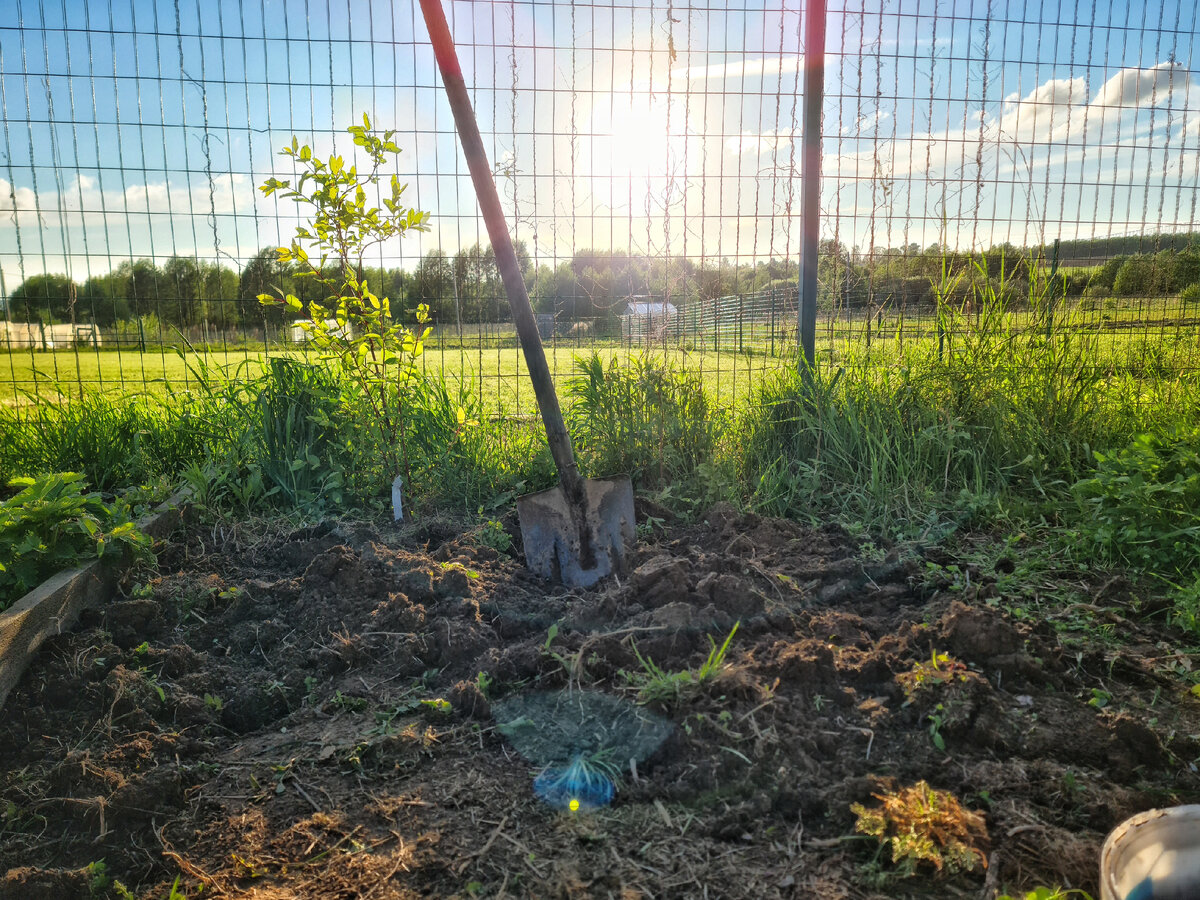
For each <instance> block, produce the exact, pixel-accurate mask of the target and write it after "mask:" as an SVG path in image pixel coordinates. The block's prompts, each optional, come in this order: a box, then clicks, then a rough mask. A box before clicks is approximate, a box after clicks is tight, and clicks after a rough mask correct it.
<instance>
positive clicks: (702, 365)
mask: <svg viewBox="0 0 1200 900" xmlns="http://www.w3.org/2000/svg"><path fill="white" fill-rule="evenodd" d="M1194 307H1195V305H1194V304H1185V303H1181V302H1180V301H1179V300H1178V299H1175V298H1166V299H1140V298H1121V299H1120V300H1116V299H1106V300H1102V301H1092V302H1089V301H1084V302H1082V303H1081V302H1079V301H1069V302H1064V304H1063V306H1062V308H1061V309H1059V310H1056V312H1055V315H1054V318H1053V327H1052V329H1051V333H1052V335H1055V336H1057V337H1059V338H1063V337H1066V338H1068V339H1069V340H1071V341H1074V342H1075V345H1076V346H1077V347H1078V348H1080V352H1082V353H1085V354H1086V355H1087V358H1088V360H1089V362H1090V363H1091V364H1093V365H1095V366H1098V367H1101V368H1104V369H1109V370H1112V371H1114V372H1132V373H1134V374H1139V373H1142V372H1145V371H1149V370H1153V371H1155V373H1156V374H1162V373H1163V372H1165V371H1171V370H1173V371H1195V370H1197V369H1200V310H1198V309H1195V308H1194ZM946 324H947V327H948V328H949V329H950V332H949V333H947V334H945V335H944V336H943V338H942V339H941V341H940V342H941V344H942V349H943V352H946V353H950V354H955V353H961V352H963V348H965V347H968V346H969V345H970V343H971V342H972V340H973V339H974V337H975V335H976V334H977V333H978V332H979V330H980V329H984V330H987V329H991V330H993V331H994V330H995V328H996V327H997V326H999V327H1000V328H1001V329H1002V330H1003V331H1005V332H1006V333H1008V334H1010V335H1012V336H1013V337H1014V339H1017V340H1024V341H1031V342H1036V341H1040V340H1043V339H1044V338H1045V335H1046V326H1045V324H1044V319H1043V318H1041V317H1040V316H1039V314H1036V313H1034V312H1031V311H1030V310H1029V309H1028V308H1022V309H1015V310H1011V311H1007V312H1005V313H1004V315H1003V318H1002V320H993V321H991V322H987V321H983V320H982V319H981V318H980V312H979V310H977V309H975V308H973V307H972V306H970V305H964V306H963V307H962V308H961V309H955V310H954V312H953V313H952V314H951V315H950V317H949V318H948V319H947V320H946ZM511 329H512V326H511V325H508V326H504V325H501V326H493V327H491V328H490V329H489V333H488V334H487V335H486V336H479V335H464V336H463V337H462V338H461V340H459V339H456V338H455V337H454V336H452V335H449V334H447V335H444V336H443V335H440V334H438V333H437V332H435V333H434V335H433V336H432V337H431V339H430V340H429V341H428V342H427V345H426V352H425V354H424V356H423V357H422V360H421V364H422V366H423V367H424V368H425V370H426V371H428V372H430V373H438V372H440V373H442V374H444V375H445V376H446V377H447V378H448V379H450V380H451V381H453V380H456V379H460V378H465V379H467V380H468V383H469V384H470V387H471V390H472V391H473V392H476V393H477V398H478V400H479V404H480V407H481V409H482V410H483V411H485V412H486V413H490V414H496V415H504V414H514V413H519V414H529V413H533V412H535V407H534V405H533V402H532V401H533V396H532V387H531V386H530V384H529V382H528V379H527V377H526V367H525V364H524V359H523V357H522V355H521V353H520V351H519V350H518V349H517V347H516V336H515V333H514V332H513V331H512V330H511ZM816 339H817V350H818V356H819V358H820V360H821V361H823V362H829V363H832V364H835V365H840V364H842V363H844V362H845V361H846V360H848V359H851V358H857V359H861V358H862V356H863V355H864V354H869V355H870V357H871V360H872V362H873V363H874V364H878V365H881V366H889V365H895V364H897V363H898V360H899V359H900V357H901V356H902V355H903V354H904V353H906V352H909V351H912V350H919V349H920V348H922V347H924V348H925V349H927V350H929V351H930V352H932V351H933V350H934V349H935V348H936V347H937V346H938V345H939V337H938V325H937V321H936V318H935V317H934V316H933V315H932V313H931V311H930V310H922V311H921V313H920V315H917V314H909V315H907V316H905V315H902V314H901V313H900V312H898V311H897V310H895V309H888V308H885V309H884V310H883V311H882V312H879V313H877V314H876V315H874V316H868V315H866V311H865V310H854V311H853V312H852V313H851V314H850V315H837V316H833V317H828V318H824V319H822V320H821V321H819V322H818V323H817V329H816ZM795 342H796V332H795V329H794V327H793V328H783V327H780V324H779V323H778V322H776V323H773V324H768V323H766V322H749V321H747V322H745V323H739V324H737V325H731V326H727V325H726V324H725V323H722V325H721V327H720V330H719V332H718V333H708V334H699V335H696V336H694V337H693V336H686V335H685V336H682V337H680V338H678V339H676V340H673V341H672V342H671V343H670V344H669V345H668V346H667V347H666V348H664V347H663V346H662V345H661V344H660V343H657V342H655V343H653V344H651V345H650V346H648V347H645V346H640V345H635V346H629V345H625V344H621V343H619V342H615V341H601V340H597V339H594V338H588V337H584V338H583V339H582V340H578V339H564V338H562V337H556V338H554V339H552V340H551V341H549V342H548V345H547V347H546V353H547V356H548V360H549V364H550V368H551V371H552V372H553V373H554V375H555V377H556V378H557V379H559V380H560V382H561V381H562V380H563V379H565V378H567V377H569V376H570V375H572V374H573V373H574V372H575V371H576V369H577V366H576V360H577V359H578V358H580V357H585V356H588V355H590V354H591V353H593V352H595V353H598V354H599V355H600V356H601V357H602V358H604V359H606V360H607V359H627V358H628V357H630V356H631V355H634V354H640V353H643V352H645V351H647V350H649V351H650V352H653V353H654V354H655V355H658V356H661V357H665V359H666V362H667V363H668V364H669V365H670V367H672V368H686V369H688V370H690V371H692V372H695V373H696V374H698V375H700V377H701V378H702V380H703V383H704V386H705V388H706V391H707V393H708V396H709V397H710V398H711V399H712V400H713V401H714V402H716V403H717V404H719V405H721V406H725V407H733V406H737V405H739V404H741V403H742V402H744V401H745V400H746V398H747V397H749V395H750V391H751V389H752V388H753V386H754V385H755V384H756V383H759V382H761V380H762V379H763V377H764V375H766V374H767V373H769V372H773V371H776V370H778V369H780V368H781V367H784V366H788V365H791V364H793V363H792V362H791V361H792V360H793V359H794V347H795ZM270 352H272V353H275V352H278V353H286V354H289V355H299V354H303V352H304V351H303V350H302V349H298V348H296V347H295V346H294V345H281V346H280V348H279V349H278V350H277V351H274V350H273V351H270ZM264 356H265V354H264V348H263V346H262V345H261V344H254V345H242V346H229V347H220V346H216V347H210V348H209V349H207V350H189V351H188V352H187V353H186V354H181V353H179V352H177V351H176V350H175V349H174V348H173V347H171V346H166V345H160V346H157V347H152V348H150V349H147V350H145V351H141V350H136V349H127V350H117V349H105V348H102V349H96V348H91V347H78V348H68V349H61V350H54V351H40V350H37V351H35V350H12V351H9V352H5V353H0V404H4V405H7V406H10V407H12V406H24V405H27V404H29V403H31V402H38V401H49V402H60V401H61V400H62V399H64V398H66V397H70V396H78V395H79V394H80V393H81V392H94V391H103V392H108V393H122V394H131V393H154V394H161V393H165V392H167V391H186V390H189V389H193V388H196V387H198V383H197V381H196V377H195V372H196V370H197V369H201V368H207V370H208V371H210V372H215V373H219V374H224V375H226V376H228V377H230V378H235V379H236V378H238V377H240V376H252V375H255V374H257V373H258V372H259V371H260V370H261V366H262V361H263V359H264ZM560 388H561V385H560Z"/></svg>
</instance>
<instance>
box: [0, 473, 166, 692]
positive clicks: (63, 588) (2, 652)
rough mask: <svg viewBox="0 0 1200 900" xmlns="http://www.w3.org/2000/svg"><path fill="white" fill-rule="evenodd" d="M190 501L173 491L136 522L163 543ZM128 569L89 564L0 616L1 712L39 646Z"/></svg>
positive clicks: (104, 594)
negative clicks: (166, 498)
mask: <svg viewBox="0 0 1200 900" xmlns="http://www.w3.org/2000/svg"><path fill="white" fill-rule="evenodd" d="M189 499H190V492H188V491H187V490H182V491H179V492H177V493H176V494H174V495H173V496H172V497H171V498H170V499H168V500H166V501H165V502H164V503H162V504H160V505H159V506H158V508H156V509H155V510H154V512H152V513H150V514H149V515H147V516H144V517H143V518H141V519H140V520H138V528H140V529H141V530H142V531H143V532H145V533H146V534H148V535H150V537H152V538H153V539H155V540H162V539H163V538H165V537H167V536H168V535H170V534H171V532H173V531H174V530H175V529H176V528H177V527H178V526H179V524H180V523H181V522H182V521H183V518H184V515H185V513H186V510H187V502H188V500H189ZM127 568H128V560H127V558H126V560H124V561H122V562H117V563H113V562H112V561H111V560H108V559H95V560H92V561H91V562H89V563H86V564H84V565H82V566H80V567H79V568H77V569H70V570H69V571H66V572H59V573H58V574H57V575H53V576H51V577H50V578H48V579H47V580H46V581H43V582H42V583H41V584H40V585H38V586H37V587H35V588H34V589H33V590H32V591H30V592H29V593H28V594H26V595H25V596H24V597H22V598H21V599H20V600H18V601H17V602H16V603H14V604H13V605H12V606H10V607H9V608H8V609H6V610H5V611H4V612H2V613H0V709H3V707H4V701H5V700H7V699H8V693H9V691H11V690H12V689H13V687H15V686H16V684H17V682H18V681H20V680H21V676H22V675H24V674H25V669H26V668H28V666H29V663H30V662H32V660H33V658H34V656H35V655H36V654H37V651H38V648H39V647H40V646H41V645H42V643H43V642H44V641H45V640H46V639H47V638H50V637H54V636H55V635H57V634H62V633H63V632H64V631H67V630H68V629H70V628H71V627H72V626H73V625H74V624H75V620H76V619H78V618H79V614H80V613H81V612H82V611H83V610H84V609H87V608H89V607H95V606H99V605H100V603H102V602H103V601H104V600H105V599H107V598H108V596H109V595H110V594H111V593H112V590H113V588H114V587H115V586H116V583H117V580H118V578H119V577H120V576H121V575H122V574H124V572H125V571H126V570H127Z"/></svg>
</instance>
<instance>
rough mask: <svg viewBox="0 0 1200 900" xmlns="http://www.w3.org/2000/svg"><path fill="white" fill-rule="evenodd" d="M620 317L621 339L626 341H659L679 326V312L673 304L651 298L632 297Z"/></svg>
mask: <svg viewBox="0 0 1200 900" xmlns="http://www.w3.org/2000/svg"><path fill="white" fill-rule="evenodd" d="M620 317H621V337H622V338H624V339H625V340H627V341H647V340H649V341H652V340H659V339H661V338H663V337H664V336H666V335H667V334H668V329H669V328H672V327H675V328H677V327H678V324H679V310H678V309H677V308H676V307H675V305H674V304H671V303H668V302H667V301H665V300H655V299H653V298H651V297H634V298H633V299H631V300H630V301H629V302H628V303H626V304H625V309H624V310H623V311H622V312H621V316H620Z"/></svg>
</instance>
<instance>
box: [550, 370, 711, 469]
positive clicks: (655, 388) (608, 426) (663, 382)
mask: <svg viewBox="0 0 1200 900" xmlns="http://www.w3.org/2000/svg"><path fill="white" fill-rule="evenodd" d="M567 395H568V397H569V399H570V409H569V423H570V428H571V435H572V438H573V440H574V443H575V449H576V452H577V453H578V455H579V457H580V458H581V460H582V461H583V464H584V467H585V468H586V469H587V471H588V472H590V473H591V474H594V475H607V474H614V473H618V472H623V473H628V474H629V475H630V476H631V477H632V478H633V480H634V483H635V485H637V486H638V487H639V488H642V489H654V488H658V489H664V488H667V487H668V486H674V487H676V488H679V487H681V486H685V485H690V484H692V483H694V482H695V481H696V479H697V478H708V479H709V480H711V468H712V466H713V465H714V462H715V459H716V455H717V449H718V445H719V442H720V439H721V437H722V430H723V422H722V419H723V417H722V416H721V415H720V414H719V412H718V411H717V410H716V409H715V408H714V407H713V406H712V405H711V404H710V403H709V400H708V397H707V395H706V394H705V391H704V385H703V381H702V380H701V378H700V376H699V375H697V374H696V373H693V372H690V371H688V370H686V369H678V368H672V367H670V366H669V365H668V364H667V362H666V361H665V360H662V359H659V358H657V357H654V356H650V355H643V356H634V357H631V358H630V359H628V360H617V359H611V360H609V361H608V363H607V364H606V363H605V361H604V360H603V359H602V358H601V357H600V356H599V355H598V354H595V353H593V354H592V355H591V356H589V357H586V358H581V359H578V360H577V361H576V374H575V375H574V376H573V377H572V378H571V379H570V380H569V382H568V384H567Z"/></svg>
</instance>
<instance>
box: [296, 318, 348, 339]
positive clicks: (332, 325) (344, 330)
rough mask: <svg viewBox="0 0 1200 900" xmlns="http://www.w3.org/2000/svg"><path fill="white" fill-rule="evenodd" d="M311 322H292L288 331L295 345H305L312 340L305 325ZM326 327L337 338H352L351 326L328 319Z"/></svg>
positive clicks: (297, 320) (303, 320)
mask: <svg viewBox="0 0 1200 900" xmlns="http://www.w3.org/2000/svg"><path fill="white" fill-rule="evenodd" d="M308 321H310V320H309V319H296V320H294V321H293V322H292V324H291V327H290V328H289V330H288V334H289V337H290V338H291V341H292V343H293V344H305V343H308V342H309V341H311V340H312V335H311V334H309V333H308V332H307V331H305V330H304V324H305V323H306V322H308ZM325 327H326V328H328V329H329V332H330V334H332V335H334V336H336V337H342V338H349V337H350V336H351V334H352V333H351V330H350V326H349V325H348V324H347V325H341V326H339V325H338V323H337V319H326V320H325Z"/></svg>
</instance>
